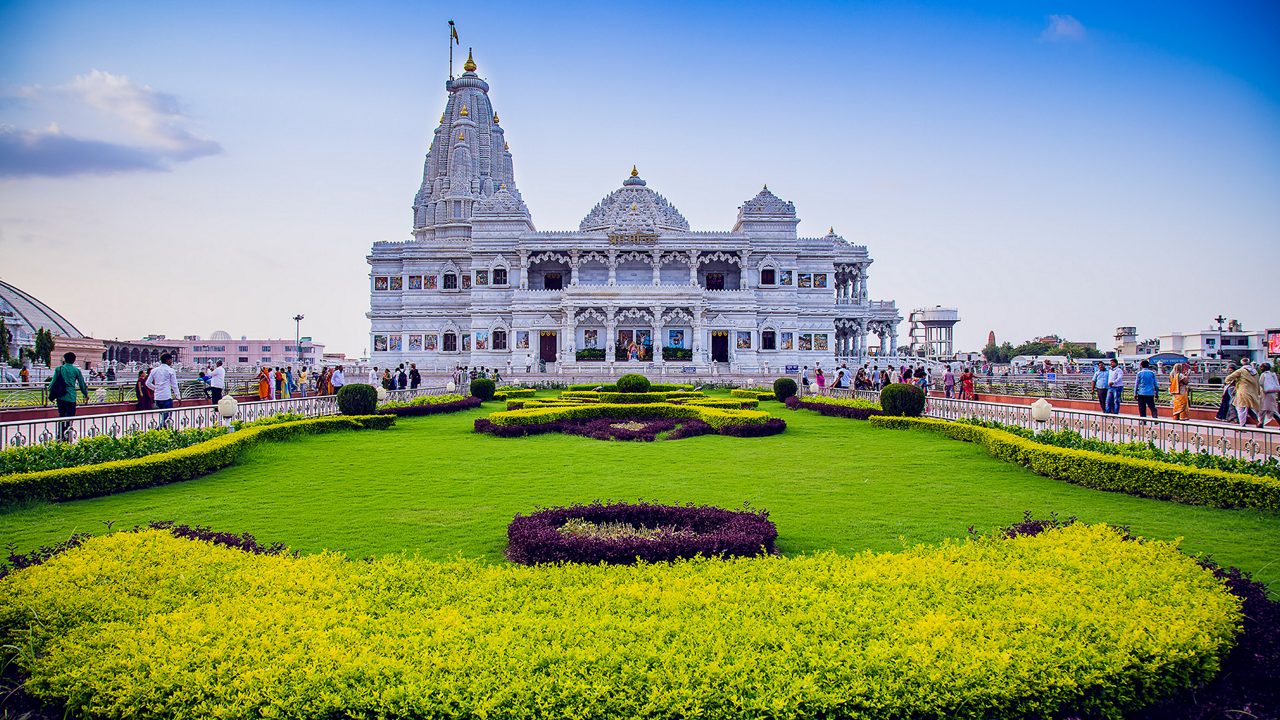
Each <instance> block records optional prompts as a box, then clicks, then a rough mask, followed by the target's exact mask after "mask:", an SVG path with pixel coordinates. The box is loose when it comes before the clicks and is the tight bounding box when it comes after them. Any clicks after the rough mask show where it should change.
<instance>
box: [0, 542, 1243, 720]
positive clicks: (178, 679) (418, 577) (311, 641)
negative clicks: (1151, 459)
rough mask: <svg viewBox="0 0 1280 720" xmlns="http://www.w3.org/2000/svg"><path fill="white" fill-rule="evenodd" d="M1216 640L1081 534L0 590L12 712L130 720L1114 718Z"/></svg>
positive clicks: (61, 578) (59, 559)
mask: <svg viewBox="0 0 1280 720" xmlns="http://www.w3.org/2000/svg"><path fill="white" fill-rule="evenodd" d="M1175 588H1176V592H1174V591H1172V589H1175ZM1240 622H1241V614H1240V610H1239V602H1238V600H1236V599H1235V598H1234V597H1232V596H1231V595H1229V594H1228V593H1227V592H1225V590H1224V589H1223V587H1222V585H1221V584H1220V583H1219V581H1218V580H1217V579H1216V578H1214V577H1213V575H1212V574H1211V573H1210V572H1209V571H1207V570H1205V569H1203V568H1201V567H1199V566H1197V565H1196V563H1195V561H1194V560H1192V559H1191V558H1188V557H1186V556H1184V555H1182V554H1181V553H1180V552H1178V550H1177V549H1176V547H1175V546H1174V545H1172V544H1170V543H1163V542H1134V541H1126V540H1124V539H1122V538H1121V537H1120V536H1119V535H1117V534H1116V533H1115V532H1114V531H1113V530H1111V529H1109V528H1106V527H1103V526H1093V527H1090V526H1085V525H1073V526H1071V527H1066V528H1062V529H1059V530H1052V531H1049V532H1045V533H1042V534H1041V535H1039V536H1036V537H1019V538H1014V539H1001V538H994V537H990V538H980V539H976V540H962V541H952V542H947V543H944V544H942V545H940V546H935V547H929V546H917V547H911V548H906V549H904V550H902V551H900V552H896V553H879V554H873V553H864V554H861V555H857V556H852V557H847V556H840V555H836V554H834V553H820V554H813V555H802V556H799V557H794V558H778V557H764V558H735V559H728V560H712V559H698V560H678V561H674V562H671V563H656V564H640V565H634V566H627V567H616V566H612V567H611V566H601V565H582V564H561V565H551V566H541V567H525V566H521V565H514V564H512V565H502V566H494V565H491V564H487V563H483V562H480V561H468V560H455V561H451V562H446V563H436V562H429V561H425V560H421V559H418V558H414V557H411V556H403V555H399V554H395V555H389V556H386V557H383V558H379V559H374V560H371V561H369V562H350V561H347V560H346V559H345V558H343V557H342V556H340V555H334V554H329V553H326V554H321V555H314V556H305V557H296V558H295V557H289V556H287V555H284V556H280V555H254V554H249V553H244V552H240V551H238V550H234V549H230V548H226V547H220V546H216V545H212V544H209V543H205V542H195V541H191V540H183V539H179V538H175V537H173V536H172V535H171V534H170V533H168V532H166V531H155V530H143V531H141V532H138V533H115V534H113V535H108V536H102V537H96V538H92V539H90V540H88V541H87V542H85V544H84V545H83V546H81V547H79V548H75V549H72V550H69V551H67V552H65V553H63V554H60V555H58V556H56V557H54V558H52V559H50V560H48V561H47V562H45V563H44V564H41V565H39V566H36V567H31V568H28V569H26V570H22V571H19V572H16V573H13V574H12V575H10V576H9V577H7V578H5V579H4V580H3V586H0V645H6V646H9V647H10V648H21V651H17V650H13V649H11V650H9V651H7V655H8V656H9V657H10V658H12V662H13V663H15V665H16V666H17V667H19V668H20V669H21V670H23V671H25V672H27V673H29V677H27V678H25V683H24V686H25V687H26V689H27V690H28V691H29V692H30V693H31V694H32V695H34V696H36V697H37V698H39V699H42V700H44V701H46V702H50V703H66V705H67V711H68V712H67V714H68V715H70V716H77V717H79V716H84V715H86V714H90V713H91V714H92V715H94V716H96V717H131V718H138V719H139V720H149V719H151V718H162V717H163V718H169V717H276V718H316V717H400V718H404V717H415V718H444V717H480V716H495V715H501V716H502V717H504V718H509V719H511V720H525V719H526V718H535V717H537V718H545V717H576V718H624V717H625V718H633V717H634V718H640V717H659V716H666V717H674V716H681V717H713V718H735V719H736V718H760V717H773V718H781V717H786V718H800V717H822V718H829V719H832V720H834V719H836V718H850V717H859V718H878V719H883V718H908V717H909V718H938V717H956V718H961V717H963V718H978V717H981V718H1026V717H1066V716H1085V717H1095V716H1098V717H1119V716H1120V715H1121V714H1123V713H1128V712H1131V711H1134V710H1136V709H1137V708H1141V707H1143V706H1145V705H1148V704H1150V703H1151V702H1153V701H1155V700H1158V699H1160V698H1163V697H1169V696H1172V695H1173V694H1174V693H1176V692H1177V691H1179V690H1181V689H1183V688H1189V687H1191V686H1193V685H1195V684H1197V683H1199V682H1202V681H1204V680H1206V679H1208V678H1210V677H1212V676H1213V675H1214V673H1215V672H1216V671H1217V670H1218V668H1219V663H1220V658H1221V657H1222V656H1223V655H1224V654H1225V653H1226V651H1227V649H1228V648H1229V646H1230V644H1231V642H1232V638H1233V635H1234V634H1235V632H1236V629H1237V627H1238V626H1239V623H1240Z"/></svg>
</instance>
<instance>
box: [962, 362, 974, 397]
mask: <svg viewBox="0 0 1280 720" xmlns="http://www.w3.org/2000/svg"><path fill="white" fill-rule="evenodd" d="M960 399H961V400H972V399H973V369H972V368H968V367H966V368H965V369H964V372H962V373H960Z"/></svg>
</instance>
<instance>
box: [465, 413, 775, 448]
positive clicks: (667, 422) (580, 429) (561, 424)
mask: <svg viewBox="0 0 1280 720" xmlns="http://www.w3.org/2000/svg"><path fill="white" fill-rule="evenodd" d="M633 422H634V423H639V424H640V425H641V427H638V428H633V427H626V425H628V424H630V423H633ZM474 427H475V431H476V432H478V433H486V434H489V435H496V436H498V437H508V438H510V437H525V436H527V435H545V434H547V433H563V434H566V435H581V436H583V437H589V438H593V439H596V440H642V441H647V442H652V441H654V440H657V439H658V438H659V436H662V435H663V434H664V433H665V437H666V439H667V440H682V439H684V438H690V437H695V436H697V435H715V434H720V435H728V436H731V437H765V436H767V435H777V434H778V433H781V432H785V431H786V429H787V423H786V422H784V421H783V420H781V419H780V418H769V419H768V420H766V421H765V422H763V423H737V424H734V423H729V424H724V425H720V426H718V427H712V426H711V424H710V423H708V422H706V421H705V420H699V419H697V418H681V419H672V418H645V419H642V420H637V419H635V418H631V419H622V418H616V417H598V418H580V419H557V420H549V421H547V422H539V423H525V424H519V425H495V424H494V423H493V422H492V421H490V420H488V419H486V418H476V421H475V426H474Z"/></svg>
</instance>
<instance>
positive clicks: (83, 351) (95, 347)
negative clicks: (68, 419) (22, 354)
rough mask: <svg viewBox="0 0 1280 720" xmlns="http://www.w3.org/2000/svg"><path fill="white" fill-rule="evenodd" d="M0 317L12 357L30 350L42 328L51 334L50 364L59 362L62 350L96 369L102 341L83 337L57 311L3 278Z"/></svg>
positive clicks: (80, 363) (101, 351)
mask: <svg viewBox="0 0 1280 720" xmlns="http://www.w3.org/2000/svg"><path fill="white" fill-rule="evenodd" d="M0 317H3V318H4V323H5V329H7V330H8V331H9V333H10V336H11V339H10V344H9V355H10V356H11V357H17V356H18V352H19V349H20V348H21V349H26V350H31V349H33V348H34V347H35V335H36V331H37V330H40V329H42V328H43V329H45V330H49V331H50V332H51V333H53V342H54V345H53V353H52V355H51V357H52V360H53V363H52V364H54V365H59V364H61V362H62V355H63V353H67V352H73V353H75V354H76V364H77V365H79V366H80V367H82V368H85V369H94V368H97V366H98V362H99V358H100V357H101V355H102V353H103V349H104V348H103V344H102V341H101V340H95V339H94V338H91V337H86V336H85V335H84V333H82V332H80V330H79V329H77V328H76V326H75V325H72V324H71V321H70V320H67V319H66V318H65V317H63V316H62V315H61V314H59V313H58V312H57V311H56V310H54V309H53V308H51V307H49V306H48V305H46V304H44V303H43V302H41V301H40V300H38V299H37V298H36V297H34V296H33V295H30V294H28V293H25V292H23V291H22V290H19V289H18V288H16V287H14V286H13V285H10V284H9V283H7V282H4V281H0Z"/></svg>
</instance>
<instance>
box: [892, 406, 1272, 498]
mask: <svg viewBox="0 0 1280 720" xmlns="http://www.w3.org/2000/svg"><path fill="white" fill-rule="evenodd" d="M870 422H871V424H872V425H875V426H876V427H883V428H890V429H894V430H912V429H916V430H931V431H933V432H937V433H941V434H943V435H946V436H947V437H950V438H952V439H955V440H963V441H965V442H972V443H977V444H979V445H981V446H982V447H983V448H984V449H986V451H987V453H988V454H990V455H991V456H992V457H994V458H997V459H999V460H1004V461H1005V462H1011V463H1015V464H1017V465H1022V466H1023V467H1026V468H1029V469H1031V470H1032V471H1033V472H1035V473H1037V474H1040V475H1044V476H1045V477H1050V478H1053V479H1055V480H1065V481H1066V482H1069V483H1073V484H1076V485H1082V486H1084V487H1088V488H1093V489H1095V490H1107V491H1111V492H1121V493H1125V494H1127V495H1136V496H1138V497H1146V498H1154V499H1156V500H1172V501H1174V502H1180V503H1185V504H1188V505H1211V506H1213V507H1220V508H1257V509H1260V510H1273V511H1274V510H1280V481H1276V480H1272V479H1271V478H1264V477H1258V476H1254V475H1242V474H1239V473H1229V472H1225V471H1222V470H1212V469H1208V468H1193V467H1188V466H1186V465H1174V464H1171V463H1163V462H1156V461H1154V460H1141V459H1138V458H1128V457H1124V456H1121V455H1106V454H1103V453H1097V452H1091V451H1089V450H1074V449H1070V448H1060V447H1054V446H1052V445H1042V444H1040V443H1037V442H1033V441H1031V440H1027V439H1025V438H1020V437H1018V436H1017V435H1014V434H1013V433H1009V432H1005V431H1003V430H995V429H993V428H984V427H979V426H977V425H965V424H962V423H953V422H948V421H946V420H933V419H929V418H900V417H873V418H870Z"/></svg>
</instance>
